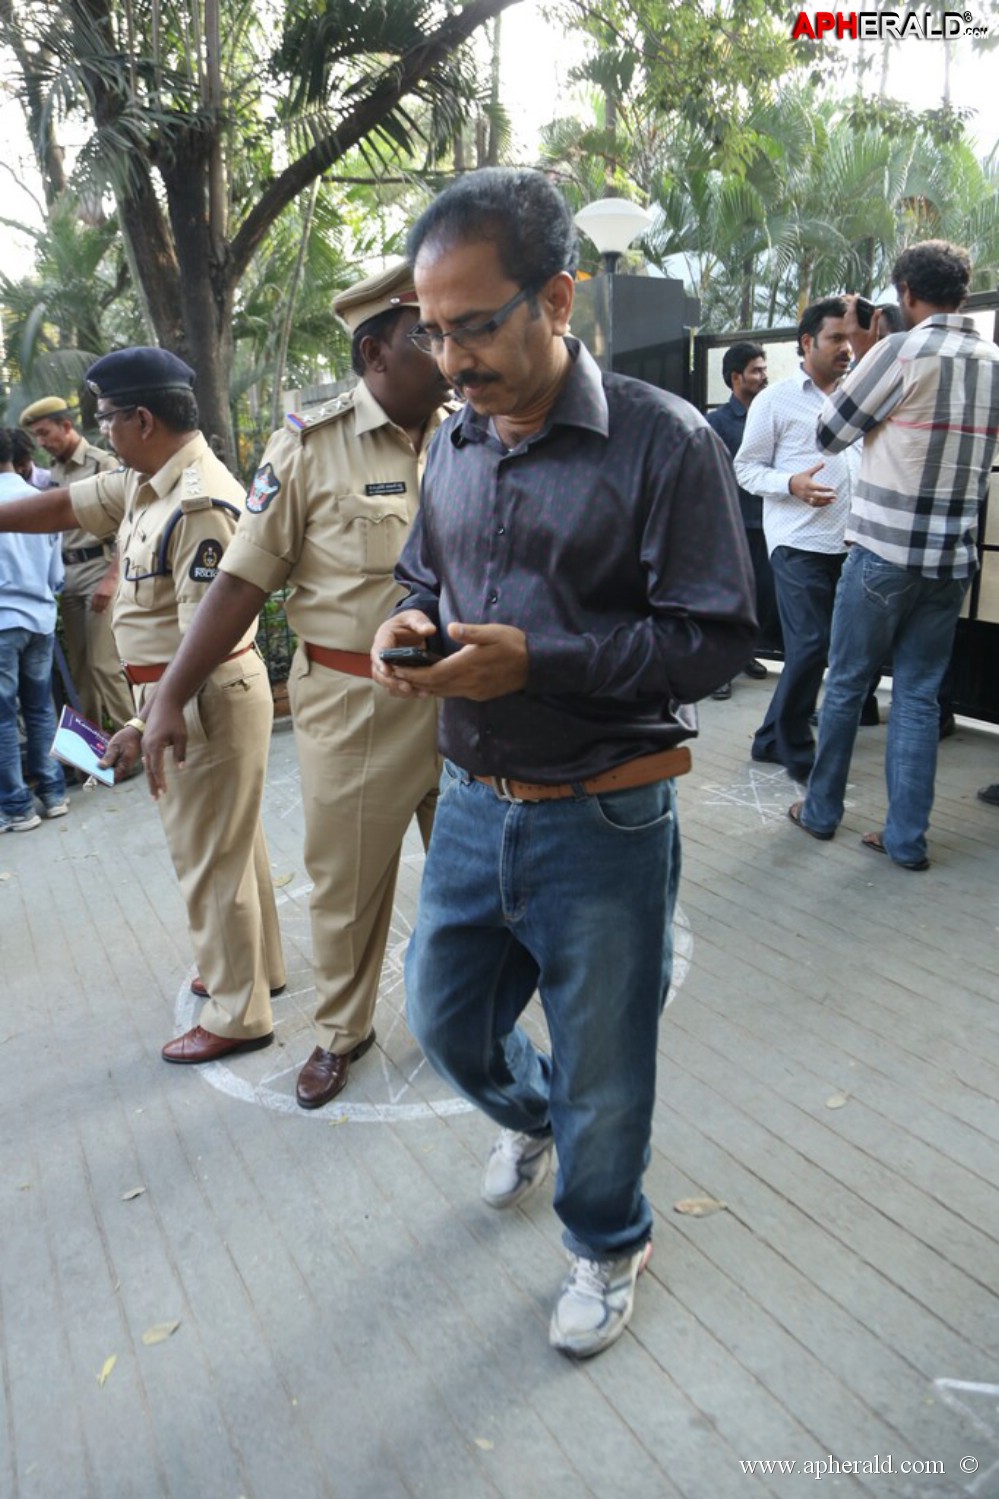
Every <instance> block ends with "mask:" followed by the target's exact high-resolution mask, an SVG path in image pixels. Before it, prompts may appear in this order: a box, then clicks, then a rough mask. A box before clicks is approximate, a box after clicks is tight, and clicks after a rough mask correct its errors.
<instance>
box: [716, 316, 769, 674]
mask: <svg viewBox="0 0 999 1499" xmlns="http://www.w3.org/2000/svg"><path fill="white" fill-rule="evenodd" d="M722 379H723V380H724V381H725V384H726V385H727V386H728V388H729V390H730V391H731V392H732V394H731V395H730V396H729V398H728V400H727V401H726V402H725V404H724V406H718V407H716V408H715V410H714V411H710V412H709V413H708V425H709V426H710V427H712V428H713V429H714V431H715V432H717V433H718V436H719V437H720V438H721V440H722V442H723V443H724V444H725V446H726V447H727V448H728V450H729V452H730V453H731V455H732V457H733V459H734V458H735V455H736V453H737V452H738V451H739V449H740V448H741V446H742V439H743V435H744V434H745V431H746V412H747V411H748V410H749V408H750V406H751V405H752V402H753V400H754V398H755V397H756V396H758V395H759V393H760V391H761V390H763V388H764V387H765V385H766V383H767V356H766V352H765V350H764V348H763V345H762V344H758V343H754V342H753V341H752V340H751V339H748V338H743V339H740V340H739V342H738V343H734V344H732V346H731V347H730V348H728V349H726V350H725V353H724V355H723V357H722ZM739 509H740V510H741V511H742V524H743V525H744V526H745V528H746V540H747V541H748V542H749V555H750V557H751V558H752V561H753V576H754V577H755V579H756V618H757V619H758V620H759V625H760V639H761V640H762V641H763V642H765V643H766V644H767V645H770V646H779V645H780V616H779V615H778V613H777V595H776V593H775V591H774V575H773V572H772V570H771V567H770V558H769V556H768V555H767V541H766V537H765V536H764V534H763V497H762V495H758V494H750V492H749V490H748V489H743V487H742V485H741V484H740V485H739ZM743 671H744V672H745V674H746V676H747V677H752V678H753V680H754V681H757V682H762V680H763V678H764V677H765V676H766V674H767V669H766V667H765V666H764V665H763V663H762V661H757V660H756V659H755V657H754V658H752V659H751V660H750V661H748V662H747V663H746V665H745V666H744V667H743ZM711 696H712V697H714V698H719V699H720V700H722V701H724V700H725V699H727V698H730V697H731V696H732V684H731V682H724V683H723V684H722V685H721V687H719V688H718V689H717V691H715V692H713V693H712V694H711Z"/></svg>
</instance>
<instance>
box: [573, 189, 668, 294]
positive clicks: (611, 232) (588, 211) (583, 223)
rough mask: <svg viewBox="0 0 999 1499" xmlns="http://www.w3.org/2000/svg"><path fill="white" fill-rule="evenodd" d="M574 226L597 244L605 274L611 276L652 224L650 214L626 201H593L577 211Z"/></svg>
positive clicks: (600, 199)
mask: <svg viewBox="0 0 999 1499" xmlns="http://www.w3.org/2000/svg"><path fill="white" fill-rule="evenodd" d="M575 223H576V227H577V229H582V231H583V233H584V234H585V235H586V236H587V238H588V239H591V240H592V241H593V243H594V244H595V245H596V247H597V249H598V250H599V251H600V254H601V255H602V256H603V258H604V271H605V272H606V274H607V275H608V276H612V275H613V274H614V270H615V268H616V266H617V263H618V261H619V260H620V258H621V256H622V255H623V254H624V252H625V250H627V248H628V246H629V245H630V244H631V243H632V242H633V241H634V240H636V239H638V238H639V236H640V235H642V234H644V233H645V231H646V230H647V229H648V227H649V225H650V224H651V223H652V214H651V213H650V212H649V210H648V209H647V208H642V207H641V206H640V205H639V204H638V203H632V202H631V201H630V200H629V199H628V198H596V199H594V201H593V202H592V203H587V205H586V207H585V208H581V209H580V210H579V212H578V213H577V214H576V218H575Z"/></svg>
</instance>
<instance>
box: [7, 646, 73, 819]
mask: <svg viewBox="0 0 999 1499" xmlns="http://www.w3.org/2000/svg"><path fill="white" fill-rule="evenodd" d="M53 639H54V637H53V636H52V635H37V634H35V633H34V632H33V631H31V630H20V629H17V630H0V813H2V814H3V816H5V817H26V816H28V815H29V814H31V813H32V812H33V811H34V805H35V804H34V798H33V797H32V794H31V791H30V789H29V788H28V786H27V785H26V784H25V780H24V776H23V775H22V773H21V749H20V744H19V741H18V735H17V709H18V703H19V702H20V707H21V716H22V718H23V719H24V728H25V733H26V734H27V737H28V754H27V769H28V775H29V777H31V778H32V779H34V781H35V789H36V791H37V793H38V795H39V796H40V797H41V799H42V801H43V802H44V803H45V804H46V806H52V805H54V804H55V803H56V802H61V801H62V800H63V798H64V797H65V795H66V780H65V777H64V776H63V773H62V767H61V766H60V764H59V762H58V760H53V758H52V755H51V753H50V751H51V749H52V738H53V735H54V734H55V709H54V708H53V706H52V643H53Z"/></svg>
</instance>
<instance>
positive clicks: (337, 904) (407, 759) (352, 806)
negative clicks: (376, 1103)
mask: <svg viewBox="0 0 999 1499" xmlns="http://www.w3.org/2000/svg"><path fill="white" fill-rule="evenodd" d="M289 695H290V698H291V706H292V714H293V718H294V724H295V743H296V746H297V749H298V760H299V767H300V770H301V777H302V799H303V802H304V804H305V864H306V868H307V869H308V871H309V875H310V877H311V879H312V882H313V890H312V895H311V898H310V903H309V904H310V913H311V925H312V961H313V966H314V969H315V984H316V995H317V1000H318V1005H317V1009H316V1028H317V1031H318V1040H319V1045H320V1046H322V1047H323V1048H324V1050H327V1051H333V1052H337V1053H341V1054H342V1053H345V1052H348V1051H351V1050H353V1048H354V1047H355V1046H356V1045H357V1044H358V1042H360V1041H363V1039H364V1038H365V1036H367V1035H368V1034H369V1032H370V1030H371V1023H372V1018H373V1016H374V1011H375V1002H376V1000H377V998H378V982H379V979H380V977H381V971H382V963H383V961H384V957H385V945H386V942H387V941H388V933H389V925H390V923H391V920H392V903H393V899H394V896H395V882H396V874H397V872H398V869H399V855H400V852H401V849H402V840H403V837H404V836H405V833H406V829H407V828H408V826H409V823H410V820H411V819H412V817H413V816H414V814H415V816H416V817H417V819H418V821H419V825H420V832H421V833H422V835H423V842H424V847H426V845H427V843H428V842H429V839H430V829H431V826H432V824H433V813H434V807H435V806H436V802H437V783H438V780H439V778H440V761H439V759H438V756H437V751H436V738H437V705H436V703H434V702H431V701H408V702H407V701H403V700H401V699H399V698H393V697H390V696H389V694H388V693H387V692H385V691H384V689H382V688H381V687H376V686H375V685H374V683H373V682H371V681H370V680H368V679H366V678H363V677H352V676H348V675H346V674H345V673H342V672H338V671H330V670H329V669H328V668H327V667H324V666H318V665H316V664H315V663H310V662H309V661H308V660H307V659H306V657H305V653H304V651H303V650H302V648H301V646H299V648H298V650H297V652H296V654H295V660H294V662H293V665H292V671H291V681H290V684H289Z"/></svg>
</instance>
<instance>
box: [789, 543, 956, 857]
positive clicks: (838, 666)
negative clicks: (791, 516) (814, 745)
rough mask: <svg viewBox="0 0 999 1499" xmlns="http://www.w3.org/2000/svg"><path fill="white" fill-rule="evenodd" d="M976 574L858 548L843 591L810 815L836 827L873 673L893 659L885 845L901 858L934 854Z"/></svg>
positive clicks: (816, 826)
mask: <svg viewBox="0 0 999 1499" xmlns="http://www.w3.org/2000/svg"><path fill="white" fill-rule="evenodd" d="M967 587H968V579H967V578H928V577H925V576H924V575H923V574H922V573H918V572H913V571H911V570H910V569H908V568H903V567H896V566H895V565H894V563H891V562H886V561H885V560H884V558H882V557H878V556H876V555H875V553H874V552H869V551H868V550H867V548H866V547H863V546H853V547H851V549H850V552H849V555H848V556H847V560H846V564H845V566H844V568H843V573H842V577H841V578H840V584H839V589H838V592H837V594H836V608H835V612H834V614H833V625H832V642H831V645H830V651H829V674H828V676H827V678H826V688H825V695H824V697H823V699H822V712H821V714H820V716H819V745H818V750H817V752H816V756H815V766H814V769H813V770H812V775H811V779H810V780H809V782H808V792H807V795H806V797H805V802H804V806H803V807H802V811H801V820H802V822H803V823H804V824H805V826H806V827H808V828H811V829H812V830H813V831H815V832H819V833H829V832H832V831H833V830H834V829H835V828H836V827H837V825H838V824H839V822H840V821H841V820H842V817H843V798H844V795H845V793H846V783H847V777H848V776H849V774H850V760H851V757H852V755H853V744H854V740H855V739H856V737H857V724H858V720H859V718H860V709H861V707H862V705H863V702H864V698H865V697H866V696H867V691H868V687H869V684H870V681H871V678H872V677H873V676H874V674H875V673H876V672H877V671H878V669H879V667H880V666H882V664H883V663H884V662H885V661H889V660H890V661H891V662H892V663H893V664H892V695H891V716H890V718H889V720H888V739H887V744H886V747H885V778H886V781H887V784H888V817H887V820H886V822H885V829H884V846H885V851H886V853H888V854H889V855H890V856H891V858H893V859H895V860H896V861H897V862H898V863H900V864H904V863H916V862H918V861H920V860H921V859H924V858H925V857H926V829H927V827H928V825H929V820H930V808H931V807H932V806H933V782H934V778H935V776H936V765H937V742H938V739H939V731H940V712H939V708H938V706H937V693H938V692H939V689H940V683H941V682H942V680H943V676H944V673H945V672H946V670H947V664H948V662H949V661H950V653H951V647H952V645H953V642H954V629H955V626H956V624H957V617H958V615H959V614H960V612H961V603H962V600H963V599H964V595H965V592H966V591H967Z"/></svg>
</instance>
